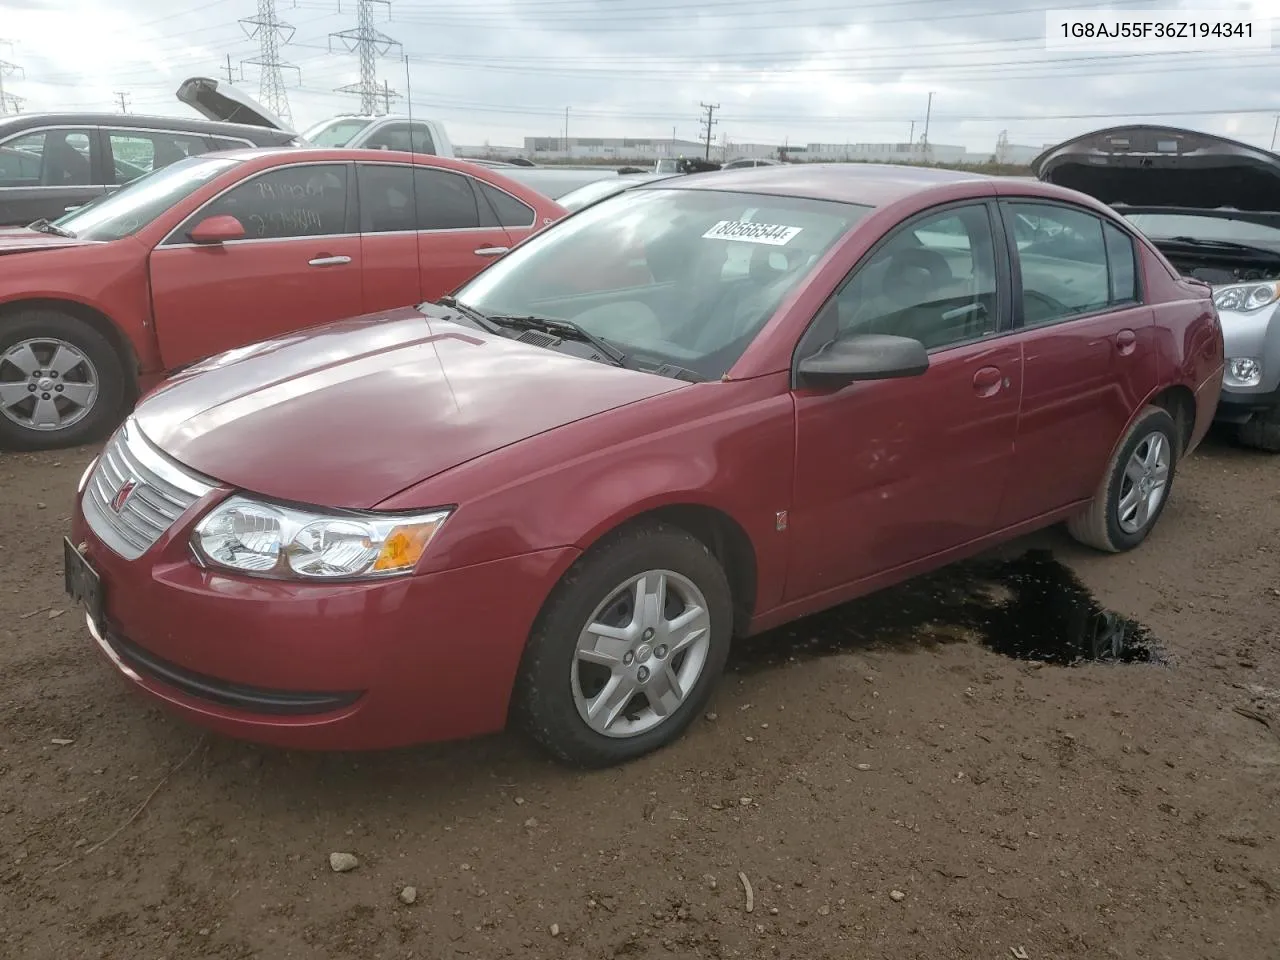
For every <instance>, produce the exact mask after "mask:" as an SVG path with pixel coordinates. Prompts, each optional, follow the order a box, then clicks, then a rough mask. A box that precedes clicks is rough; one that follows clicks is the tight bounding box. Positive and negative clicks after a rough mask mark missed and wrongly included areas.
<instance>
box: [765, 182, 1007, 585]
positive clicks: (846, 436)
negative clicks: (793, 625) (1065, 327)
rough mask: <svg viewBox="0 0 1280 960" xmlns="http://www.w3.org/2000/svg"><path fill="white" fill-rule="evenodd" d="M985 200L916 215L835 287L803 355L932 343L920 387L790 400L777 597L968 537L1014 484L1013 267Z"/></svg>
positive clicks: (881, 385)
mask: <svg viewBox="0 0 1280 960" xmlns="http://www.w3.org/2000/svg"><path fill="white" fill-rule="evenodd" d="M996 215H997V214H996V211H995V207H994V205H993V204H988V203H984V202H975V203H968V204H961V205H956V206H949V207H945V208H942V209H940V210H937V211H933V212H930V213H926V214H924V215H923V216H920V217H918V218H916V219H913V220H910V221H908V222H907V223H905V224H903V225H902V226H901V227H899V228H898V229H897V230H896V231H895V232H894V233H892V234H890V235H889V236H888V237H886V239H885V240H884V241H883V242H882V243H881V244H880V245H879V246H878V247H877V248H876V249H875V250H874V251H873V252H872V253H871V255H870V256H869V257H867V258H865V259H864V261H863V263H862V264H860V265H859V266H858V267H856V268H855V269H854V271H853V272H852V273H851V275H850V276H849V277H848V278H847V279H846V280H845V281H844V283H843V284H842V286H841V288H840V290H838V291H837V293H836V296H835V297H834V299H833V300H832V301H830V302H829V303H828V305H827V307H826V308H824V311H823V313H822V314H820V319H819V321H818V322H817V323H816V324H815V326H814V328H813V329H812V330H811V331H810V333H809V334H807V335H806V337H805V341H803V342H802V344H801V350H800V355H801V356H804V355H807V354H808V353H811V352H812V351H813V350H814V349H816V348H817V347H819V346H820V345H821V344H822V343H823V342H825V341H826V340H828V339H830V337H831V336H832V335H833V334H834V335H836V336H856V335H859V334H868V333H880V334H895V335H899V336H907V337H911V338H914V339H918V340H920V341H921V342H923V343H924V344H925V346H926V347H928V348H929V355H930V365H929V369H928V370H927V371H926V372H925V373H924V374H922V375H921V376H918V377H911V378H905V379H901V380H886V381H881V382H870V383H855V384H853V385H852V386H849V387H846V388H845V389H843V390H840V391H836V392H830V391H819V390H812V389H799V390H797V391H796V392H795V394H794V398H795V405H796V475H795V476H796V479H795V492H794V496H793V497H792V503H791V510H790V520H789V523H790V530H791V558H790V564H789V573H788V578H787V589H786V599H787V600H797V599H800V598H803V597H806V596H810V595H813V594H816V593H821V592H823V591H825V590H830V589H833V588H837V587H840V586H842V585H845V584H849V583H852V582H854V581H858V580H861V579H863V578H865V577H869V576H872V575H874V574H877V573H881V572H884V571H888V570H891V569H893V568H895V567H899V566H901V565H903V564H906V563H910V562H912V561H915V560H920V559H923V558H925V557H929V556H931V555H933V554H936V553H939V552H941V551H944V550H947V549H949V548H952V547H956V546H959V545H961V544H964V543H967V542H969V541H971V540H975V539H977V538H979V537H981V536H983V535H984V534H987V533H989V532H990V531H991V530H992V529H993V528H994V526H995V524H996V521H997V517H998V515H999V512H1000V504H1001V500H1002V498H1003V496H1004V493H1005V489H1006V486H1007V485H1008V482H1009V476H1010V470H1011V466H1012V462H1013V455H1014V440H1015V437H1016V435H1017V428H1018V404H1019V394H1020V391H1021V389H1022V347H1021V344H1020V343H1018V342H1017V341H1016V339H1014V338H1012V337H1010V336H1009V335H1008V328H1009V323H1010V318H1009V302H1008V300H1009V298H1008V287H1007V275H1008V264H1007V260H1006V259H1005V257H1004V256H1003V255H1002V250H1003V248H1002V247H1000V246H998V245H997V244H996V242H995V240H994V237H995V236H996V232H995V228H996V226H997V222H996Z"/></svg>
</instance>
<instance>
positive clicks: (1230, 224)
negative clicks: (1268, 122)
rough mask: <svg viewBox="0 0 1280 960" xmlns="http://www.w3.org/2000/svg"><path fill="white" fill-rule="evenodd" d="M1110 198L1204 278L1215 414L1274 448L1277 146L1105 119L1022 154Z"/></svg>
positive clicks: (1053, 177) (1279, 242)
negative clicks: (1209, 297)
mask: <svg viewBox="0 0 1280 960" xmlns="http://www.w3.org/2000/svg"><path fill="white" fill-rule="evenodd" d="M1032 171H1033V172H1034V173H1035V175H1036V176H1037V177H1038V178H1039V179H1041V180H1045V181H1047V182H1050V183H1057V184H1061V185H1062V186H1066V187H1073V188H1074V189H1076V190H1081V191H1082V192H1085V193H1089V194H1091V195H1093V196H1094V197H1097V198H1098V199H1099V200H1101V201H1103V202H1104V203H1108V204H1110V205H1111V206H1112V207H1114V208H1115V209H1116V211H1117V212H1119V213H1120V214H1122V215H1123V216H1124V217H1125V218H1126V219H1127V220H1129V222H1130V223H1132V224H1133V225H1134V226H1135V227H1136V228H1137V229H1138V230H1139V231H1140V232H1141V233H1143V234H1144V235H1146V236H1147V238H1148V239H1150V240H1151V241H1152V242H1153V243H1154V244H1155V245H1156V247H1158V248H1159V249H1160V251H1161V252H1162V253H1163V254H1164V255H1165V257H1166V258H1167V259H1168V260H1169V262H1170V263H1171V264H1172V265H1173V266H1174V268H1175V269H1177V270H1178V271H1179V272H1180V273H1182V274H1183V275H1184V276H1189V277H1195V278H1196V279H1199V280H1203V281H1205V282H1206V283H1208V284H1210V285H1211V286H1212V287H1213V291H1214V297H1213V299H1214V304H1215V305H1216V306H1217V309H1218V314H1219V316H1220V317H1221V320H1222V334H1223V339H1224V341H1225V345H1226V356H1227V366H1226V371H1225V372H1224V374H1223V382H1222V399H1221V401H1220V402H1219V404H1218V413H1217V420H1218V421H1219V422H1221V423H1226V424H1230V425H1231V426H1233V427H1234V428H1235V430H1236V433H1237V436H1238V437H1239V439H1240V441H1241V442H1242V443H1244V444H1245V445H1246V446H1250V447H1254V448H1257V449H1259V450H1265V451H1267V452H1269V453H1280V155H1277V154H1274V153H1271V152H1269V151H1266V150H1262V149H1259V148H1257V147H1251V146H1249V145H1247V144H1243V143H1238V142H1236V141H1234V140H1227V139H1225V138H1222V137H1217V136H1213V135H1210V134H1206V133H1199V132H1197V131H1194V130H1182V129H1179V128H1176V127H1157V126H1147V125H1143V126H1128V127H1113V128H1109V129H1106V130H1099V131H1095V132H1093V133H1089V134H1085V135H1084V136H1082V137H1077V138H1075V139H1074V140H1068V141H1066V142H1065V143H1062V144H1059V145H1057V146H1055V147H1051V148H1050V149H1048V150H1046V151H1045V152H1044V153H1042V154H1041V155H1040V156H1039V157H1037V158H1036V159H1035V160H1033V161H1032Z"/></svg>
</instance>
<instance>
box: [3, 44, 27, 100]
mask: <svg viewBox="0 0 1280 960" xmlns="http://www.w3.org/2000/svg"><path fill="white" fill-rule="evenodd" d="M0 45H3V46H6V47H9V48H10V49H12V47H13V43H12V42H11V41H9V40H0ZM21 76H24V74H23V72H22V68H21V67H20V66H18V65H17V64H16V63H10V62H9V61H8V60H4V59H0V117H2V116H4V115H5V114H6V113H10V112H12V113H21V112H22V104H23V103H25V102H26V101H25V98H23V97H19V96H16V95H14V94H12V93H8V92H6V91H5V88H4V78H5V77H21Z"/></svg>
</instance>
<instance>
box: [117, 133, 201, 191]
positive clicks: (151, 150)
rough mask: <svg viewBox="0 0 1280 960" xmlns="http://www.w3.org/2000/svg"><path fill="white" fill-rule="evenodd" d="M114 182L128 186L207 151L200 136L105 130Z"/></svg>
mask: <svg viewBox="0 0 1280 960" xmlns="http://www.w3.org/2000/svg"><path fill="white" fill-rule="evenodd" d="M107 142H108V143H109V144H110V146H111V164H112V171H113V175H114V177H115V180H114V182H115V183H118V184H119V183H128V182H129V181H130V180H136V179H138V177H141V176H143V175H144V174H148V173H150V172H151V171H152V170H159V169H161V168H162V167H167V166H169V164H171V163H177V162H178V161H179V160H185V159H186V158H187V157H198V156H199V155H200V154H202V153H206V152H207V151H208V149H209V147H208V144H207V143H206V141H205V139H204V138H203V137H196V136H192V135H190V134H186V133H149V132H142V131H137V130H108V131H107Z"/></svg>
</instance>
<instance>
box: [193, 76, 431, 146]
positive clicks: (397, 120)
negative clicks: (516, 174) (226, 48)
mask: <svg viewBox="0 0 1280 960" xmlns="http://www.w3.org/2000/svg"><path fill="white" fill-rule="evenodd" d="M178 99H179V100H181V101H182V102H183V103H185V104H186V105H187V106H189V107H192V108H193V109H195V110H197V111H198V112H200V113H202V114H203V115H204V116H206V117H208V118H209V119H210V120H221V121H224V122H231V123H247V124H252V125H254V126H258V127H272V128H277V129H281V130H284V129H288V127H287V125H286V124H285V123H284V121H283V120H281V119H280V118H279V117H277V116H276V115H275V114H274V113H272V112H271V111H270V110H267V109H266V108H265V107H264V106H262V104H260V103H258V102H257V101H256V100H254V99H253V98H252V97H250V96H248V95H247V94H245V93H242V92H241V91H240V90H237V89H236V88H235V87H233V86H231V85H230V84H228V83H220V82H219V81H217V80H214V79H212V78H210V77H192V78H190V79H189V80H185V81H184V82H183V84H182V86H180V87H179V88H178ZM299 139H301V140H302V141H304V142H305V143H306V144H307V145H308V146H312V147H352V148H357V147H358V148H361V149H364V150H404V151H407V152H412V153H429V154H433V155H434V156H437V157H452V156H454V153H453V143H452V142H451V141H450V140H449V134H448V133H446V132H445V129H444V125H443V124H441V123H440V122H439V121H437V120H424V119H421V118H419V117H412V118H410V117H406V116H398V115H395V114H387V115H379V116H363V115H358V114H347V115H344V116H338V117H332V118H330V119H328V120H321V121H320V122H319V123H317V124H314V125H313V126H311V127H308V128H307V129H306V130H304V131H303V132H302V133H301V134H299Z"/></svg>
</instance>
